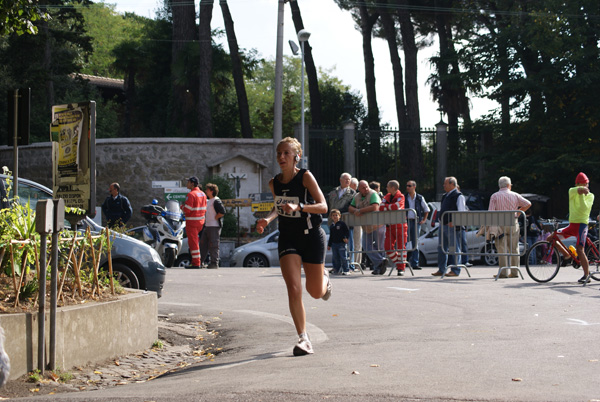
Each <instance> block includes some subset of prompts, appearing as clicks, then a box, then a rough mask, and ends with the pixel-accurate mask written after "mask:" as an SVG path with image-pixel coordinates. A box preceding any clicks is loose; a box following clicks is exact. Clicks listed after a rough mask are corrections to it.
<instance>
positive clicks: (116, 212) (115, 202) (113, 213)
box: [102, 183, 133, 228]
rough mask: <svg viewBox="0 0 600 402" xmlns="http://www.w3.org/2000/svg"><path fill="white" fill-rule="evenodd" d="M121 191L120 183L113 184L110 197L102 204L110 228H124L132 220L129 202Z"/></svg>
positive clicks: (110, 188)
mask: <svg viewBox="0 0 600 402" xmlns="http://www.w3.org/2000/svg"><path fill="white" fill-rule="evenodd" d="M120 190H121V187H120V186H119V183H112V184H111V185H110V186H108V192H109V193H110V195H109V196H108V197H106V200H104V203H103V204H102V212H104V217H105V218H106V225H107V226H108V227H109V228H114V227H119V226H124V225H125V224H126V223H127V222H128V221H129V219H131V214H132V213H133V210H132V209H131V204H130V203H129V200H128V199H127V197H125V196H124V195H121V193H120Z"/></svg>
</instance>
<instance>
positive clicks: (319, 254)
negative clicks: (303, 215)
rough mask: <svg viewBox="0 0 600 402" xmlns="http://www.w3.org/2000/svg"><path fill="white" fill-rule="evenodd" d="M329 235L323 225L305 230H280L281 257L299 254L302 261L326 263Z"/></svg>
mask: <svg viewBox="0 0 600 402" xmlns="http://www.w3.org/2000/svg"><path fill="white" fill-rule="evenodd" d="M326 249H327V236H326V235H325V231H324V230H323V228H322V227H320V226H319V227H318V228H314V229H311V230H309V231H308V234H304V232H299V233H298V232H291V233H290V232H287V233H284V232H281V230H280V232H279V259H281V257H283V256H284V255H288V254H298V255H299V256H300V257H301V258H302V262H306V263H309V264H323V263H325V250H326Z"/></svg>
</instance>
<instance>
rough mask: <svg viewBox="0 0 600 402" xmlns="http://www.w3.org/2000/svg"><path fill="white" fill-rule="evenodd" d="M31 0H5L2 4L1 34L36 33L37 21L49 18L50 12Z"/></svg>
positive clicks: (0, 9) (0, 12)
mask: <svg viewBox="0 0 600 402" xmlns="http://www.w3.org/2000/svg"><path fill="white" fill-rule="evenodd" d="M36 3H37V2H33V1H31V0H3V1H2V3H1V4H0V36H6V35H12V34H15V35H23V34H34V35H35V34H36V33H37V32H38V27H37V26H36V25H35V22H36V21H40V20H47V19H48V18H49V16H48V14H47V13H46V12H44V11H42V10H40V8H39V7H38V5H37V4H36Z"/></svg>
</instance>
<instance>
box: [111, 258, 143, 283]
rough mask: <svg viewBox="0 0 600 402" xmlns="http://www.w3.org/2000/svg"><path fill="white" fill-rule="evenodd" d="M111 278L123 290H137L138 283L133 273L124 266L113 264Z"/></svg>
mask: <svg viewBox="0 0 600 402" xmlns="http://www.w3.org/2000/svg"><path fill="white" fill-rule="evenodd" d="M113 276H114V277H115V279H116V280H117V281H118V282H119V284H120V285H121V286H122V287H124V288H130V289H139V288H140V281H139V280H138V278H137V276H136V275H135V273H134V272H133V271H132V270H131V268H129V267H128V266H127V265H124V264H119V263H117V264H113Z"/></svg>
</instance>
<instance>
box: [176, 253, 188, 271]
mask: <svg viewBox="0 0 600 402" xmlns="http://www.w3.org/2000/svg"><path fill="white" fill-rule="evenodd" d="M191 265H192V256H191V255H190V254H187V253H186V254H181V255H180V256H179V257H177V259H176V260H175V266H176V267H182V268H186V267H189V266H191Z"/></svg>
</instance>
